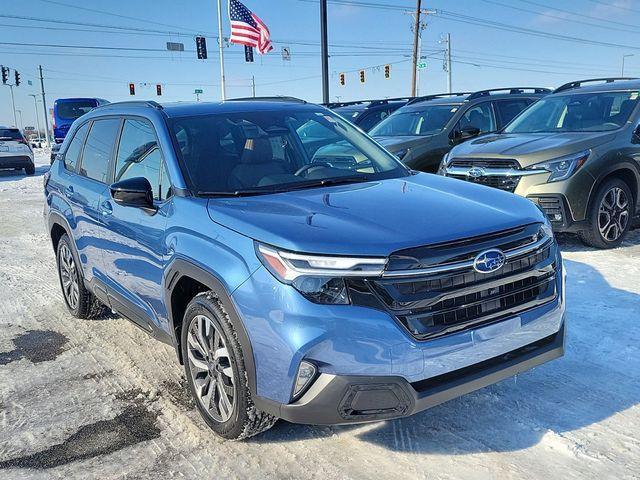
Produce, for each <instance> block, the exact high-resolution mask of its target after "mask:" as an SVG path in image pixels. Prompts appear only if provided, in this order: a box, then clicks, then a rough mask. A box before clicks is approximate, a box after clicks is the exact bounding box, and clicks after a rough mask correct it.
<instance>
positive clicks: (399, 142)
mask: <svg viewBox="0 0 640 480" xmlns="http://www.w3.org/2000/svg"><path fill="white" fill-rule="evenodd" d="M432 137H433V135H427V136H420V137H416V136H415V135H407V136H398V137H373V139H374V140H375V141H376V142H378V143H379V144H380V145H382V146H383V147H384V148H386V149H387V150H389V151H390V152H391V153H395V152H399V151H400V150H405V149H410V148H413V147H415V146H416V145H424V144H425V142H428V141H429V140H430V139H431V138H432Z"/></svg>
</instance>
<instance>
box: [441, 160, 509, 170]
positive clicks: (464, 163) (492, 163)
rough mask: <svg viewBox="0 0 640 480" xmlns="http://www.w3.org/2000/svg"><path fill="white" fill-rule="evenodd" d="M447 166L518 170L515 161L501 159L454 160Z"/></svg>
mask: <svg viewBox="0 0 640 480" xmlns="http://www.w3.org/2000/svg"><path fill="white" fill-rule="evenodd" d="M448 166H450V167H461V168H473V167H480V168H505V169H506V168H513V169H518V168H520V164H519V163H518V162H517V161H516V160H510V159H503V158H480V159H478V158H469V159H464V158H454V159H453V160H451V161H450V162H449V165H448Z"/></svg>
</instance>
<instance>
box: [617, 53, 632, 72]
mask: <svg viewBox="0 0 640 480" xmlns="http://www.w3.org/2000/svg"><path fill="white" fill-rule="evenodd" d="M633 56H634V54H633V53H629V54H627V55H622V72H621V73H622V75H620V76H621V77H624V60H625V59H626V58H627V57H633Z"/></svg>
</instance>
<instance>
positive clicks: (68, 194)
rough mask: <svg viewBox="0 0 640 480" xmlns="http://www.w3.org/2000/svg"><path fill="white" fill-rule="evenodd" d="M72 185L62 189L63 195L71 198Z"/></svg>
mask: <svg viewBox="0 0 640 480" xmlns="http://www.w3.org/2000/svg"><path fill="white" fill-rule="evenodd" d="M73 193H74V192H73V187H71V186H69V187H66V188H65V189H64V196H65V197H67V198H73Z"/></svg>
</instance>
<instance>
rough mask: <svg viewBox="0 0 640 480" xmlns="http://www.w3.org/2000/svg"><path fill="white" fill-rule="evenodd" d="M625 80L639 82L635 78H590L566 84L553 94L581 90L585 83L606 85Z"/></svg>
mask: <svg viewBox="0 0 640 480" xmlns="http://www.w3.org/2000/svg"><path fill="white" fill-rule="evenodd" d="M625 80H638V79H637V78H634V77H609V78H590V79H587V80H577V81H575V82H569V83H565V84H564V85H561V86H560V87H558V88H556V89H555V90H554V91H553V93H558V92H564V91H566V90H573V89H574V88H580V87H581V86H582V85H583V84H585V83H596V82H604V83H614V82H622V81H625Z"/></svg>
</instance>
